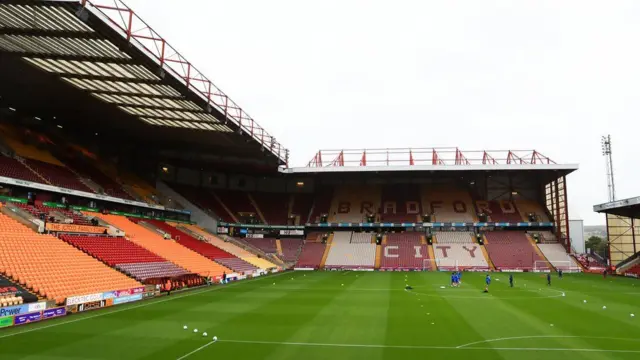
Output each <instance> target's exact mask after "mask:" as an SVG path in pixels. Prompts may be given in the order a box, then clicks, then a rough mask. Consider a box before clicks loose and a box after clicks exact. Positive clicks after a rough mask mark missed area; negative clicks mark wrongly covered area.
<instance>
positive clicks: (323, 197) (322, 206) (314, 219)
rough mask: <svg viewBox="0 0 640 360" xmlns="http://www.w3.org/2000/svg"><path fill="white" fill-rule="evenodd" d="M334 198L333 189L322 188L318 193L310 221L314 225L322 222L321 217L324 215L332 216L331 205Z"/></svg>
mask: <svg viewBox="0 0 640 360" xmlns="http://www.w3.org/2000/svg"><path fill="white" fill-rule="evenodd" d="M332 198H333V189H331V188H329V187H325V188H321V189H319V190H318V191H316V193H315V195H314V198H313V205H312V208H311V215H310V216H309V221H310V222H311V223H313V224H317V223H319V222H320V217H321V216H322V215H323V214H327V215H330V214H329V212H330V211H331V203H332Z"/></svg>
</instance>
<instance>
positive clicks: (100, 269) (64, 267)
mask: <svg viewBox="0 0 640 360" xmlns="http://www.w3.org/2000/svg"><path fill="white" fill-rule="evenodd" d="M0 229H1V231H0V272H4V273H6V274H7V275H8V276H9V277H11V278H13V279H14V280H17V281H18V282H19V283H20V284H23V285H25V286H26V287H27V288H30V289H32V290H33V291H34V292H35V293H38V294H40V295H41V296H43V297H46V298H48V299H54V300H55V301H56V302H57V303H62V302H64V300H65V298H67V297H69V296H74V295H82V294H93V293H99V292H106V291H112V290H117V289H128V288H134V287H138V286H140V285H141V284H140V283H139V282H137V281H135V280H134V279H131V278H129V277H127V276H126V275H123V274H121V273H119V272H118V271H116V270H114V269H112V268H110V267H108V266H107V265H105V264H103V263H101V262H100V261H97V260H96V259H94V258H92V257H90V256H88V255H86V254H85V253H83V252H82V251H80V250H78V249H76V248H74V247H73V246H71V245H69V244H67V243H65V242H64V241H62V240H60V239H57V238H55V237H53V236H51V235H41V234H36V233H34V232H33V231H32V230H31V229H29V228H27V227H25V226H24V225H22V224H20V223H18V222H17V221H15V220H13V219H11V218H9V217H7V216H5V215H2V214H0Z"/></svg>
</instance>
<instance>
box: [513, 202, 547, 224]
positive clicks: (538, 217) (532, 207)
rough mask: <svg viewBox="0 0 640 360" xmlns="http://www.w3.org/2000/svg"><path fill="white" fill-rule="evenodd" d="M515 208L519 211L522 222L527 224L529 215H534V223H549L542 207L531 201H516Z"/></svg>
mask: <svg viewBox="0 0 640 360" xmlns="http://www.w3.org/2000/svg"><path fill="white" fill-rule="evenodd" d="M516 207H517V208H518V210H519V211H520V215H521V216H522V219H523V221H524V222H529V221H530V220H529V214H534V216H535V221H539V222H549V216H547V213H546V211H545V210H544V207H543V206H542V205H541V204H538V203H537V202H535V201H532V200H517V201H516Z"/></svg>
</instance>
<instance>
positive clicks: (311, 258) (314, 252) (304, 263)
mask: <svg viewBox="0 0 640 360" xmlns="http://www.w3.org/2000/svg"><path fill="white" fill-rule="evenodd" d="M326 248H327V245H325V244H323V243H319V242H305V244H304V245H303V246H302V250H301V251H300V256H299V257H298V261H297V262H296V267H298V268H313V269H317V268H318V267H319V266H320V263H321V262H322V256H323V255H324V251H325V249H326Z"/></svg>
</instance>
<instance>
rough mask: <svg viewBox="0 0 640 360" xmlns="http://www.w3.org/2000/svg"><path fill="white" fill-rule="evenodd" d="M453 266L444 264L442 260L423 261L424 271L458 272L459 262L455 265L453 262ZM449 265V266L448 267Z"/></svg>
mask: <svg viewBox="0 0 640 360" xmlns="http://www.w3.org/2000/svg"><path fill="white" fill-rule="evenodd" d="M450 263H451V264H444V263H443V261H442V259H423V260H422V271H437V270H442V271H446V270H458V261H457V260H456V261H455V263H454V262H451V261H450ZM447 265H449V266H447Z"/></svg>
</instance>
